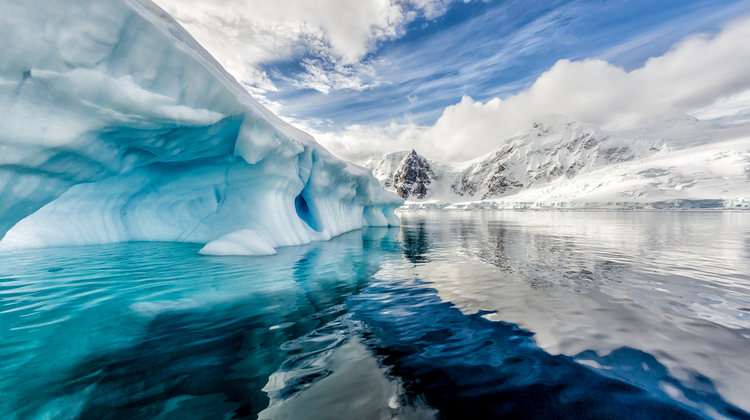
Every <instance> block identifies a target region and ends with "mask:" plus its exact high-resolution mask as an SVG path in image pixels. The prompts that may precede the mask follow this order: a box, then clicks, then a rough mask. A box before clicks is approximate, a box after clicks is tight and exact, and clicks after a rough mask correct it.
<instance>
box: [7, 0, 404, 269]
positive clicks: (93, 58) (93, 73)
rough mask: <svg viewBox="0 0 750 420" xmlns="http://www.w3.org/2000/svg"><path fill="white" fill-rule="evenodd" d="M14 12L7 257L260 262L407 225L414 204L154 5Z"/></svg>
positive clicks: (12, 4)
mask: <svg viewBox="0 0 750 420" xmlns="http://www.w3.org/2000/svg"><path fill="white" fill-rule="evenodd" d="M0 6H1V7H2V10H3V13H2V14H0V53H2V57H3V59H2V60H0V237H2V241H0V249H2V250H8V249H15V248H22V247H43V246H58V245H78V244H100V243H107V242H120V241H186V242H197V243H206V244H209V245H208V246H206V247H205V248H204V252H206V253H214V254H232V253H239V254H250V255H254V254H264V253H265V254H268V253H272V252H274V251H273V249H274V248H276V247H279V246H287V245H298V244H304V243H309V242H310V241H313V240H326V239H329V238H331V237H332V236H334V235H338V234H341V233H343V232H346V231H349V230H352V229H357V228H360V227H362V226H365V225H367V226H386V225H398V224H399V220H398V218H397V217H396V216H395V215H394V213H393V210H394V209H395V208H396V207H398V206H399V205H401V204H402V202H403V200H402V199H401V198H400V197H398V196H396V195H395V194H393V193H390V192H386V191H384V190H383V189H381V188H380V185H379V184H378V181H377V180H376V179H375V178H374V177H373V176H372V174H371V172H370V171H369V170H367V169H364V168H362V167H359V166H355V165H352V164H350V163H346V162H344V161H342V160H340V159H338V158H336V157H334V156H333V155H331V154H330V153H329V152H328V151H327V150H325V149H324V148H323V147H322V146H320V145H319V144H318V143H316V142H315V140H314V139H313V138H312V137H311V136H310V135H308V134H306V133H304V132H302V131H300V130H298V129H296V128H294V127H292V126H291V125H289V124H287V123H286V122H284V121H282V120H281V119H279V118H278V117H277V116H276V115H274V114H273V113H271V112H270V111H268V110H267V109H266V108H264V107H263V106H262V105H260V104H259V103H258V102H257V101H256V100H255V99H253V98H252V97H251V96H250V94H249V93H248V92H247V91H246V90H245V89H244V88H243V87H242V86H241V85H240V84H239V83H237V81H236V80H235V79H234V78H233V77H232V76H230V75H229V74H228V73H227V72H226V71H225V70H224V69H223V68H222V67H221V66H220V65H219V64H218V63H217V62H216V61H215V60H214V59H213V58H212V57H211V56H210V55H209V54H208V53H207V52H206V51H205V50H204V49H203V48H202V47H201V46H200V45H199V44H198V43H197V42H196V41H195V40H194V39H193V38H192V37H191V36H190V35H189V34H188V33H187V32H186V31H185V30H184V29H183V28H182V27H181V26H180V25H179V24H178V23H177V22H176V21H175V20H174V19H172V18H171V17H170V16H169V15H168V14H167V13H165V12H164V11H163V10H161V9H160V8H159V7H158V6H156V5H154V4H153V3H151V2H150V1H149V0H71V1H65V2H62V1H53V2H49V1H46V0H44V1H43V0H0ZM213 241H217V242H213Z"/></svg>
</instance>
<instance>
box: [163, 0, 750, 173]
mask: <svg viewBox="0 0 750 420" xmlns="http://www.w3.org/2000/svg"><path fill="white" fill-rule="evenodd" d="M156 2H157V3H158V4H159V5H160V6H162V7H163V8H164V9H165V10H166V11H167V12H169V13H170V14H171V15H172V16H174V17H175V18H176V19H177V20H178V21H179V22H180V23H181V24H182V25H183V26H184V27H185V28H186V29H187V30H188V31H189V32H190V33H191V34H192V35H193V36H194V37H195V38H196V39H197V40H198V41H199V42H200V43H201V44H202V45H203V46H204V47H205V48H206V49H207V50H208V51H209V52H210V53H211V54H212V55H213V56H214V57H215V58H216V59H217V60H218V61H219V63H221V64H222V65H223V66H224V67H225V68H226V69H227V70H228V71H229V72H230V73H231V74H232V75H233V76H234V77H235V78H236V79H237V80H238V81H239V82H240V83H241V84H242V85H243V86H245V88H246V89H247V90H248V91H249V92H250V93H251V94H252V95H253V96H254V97H255V98H256V99H258V100H259V101H260V102H261V103H263V104H264V105H265V106H267V107H268V108H269V109H271V110H272V111H274V112H275V113H276V114H278V115H279V116H281V117H282V118H284V119H286V120H287V121H289V122H291V123H292V124H294V125H296V126H298V127H300V128H302V129H303V130H305V131H308V132H310V133H311V134H313V135H314V136H315V137H316V139H317V140H318V141H319V142H320V143H321V144H323V145H324V146H326V147H327V148H328V149H329V150H331V152H333V153H334V154H336V155H338V156H340V157H342V158H344V159H347V160H351V161H354V162H356V163H360V164H361V163H363V162H364V161H366V160H367V159H368V158H369V157H372V156H374V155H378V154H382V153H388V152H392V151H398V150H408V149H412V148H414V149H416V150H417V151H418V152H419V153H420V154H422V155H424V156H427V157H428V158H432V159H437V160H443V161H453V162H460V161H466V160H469V159H473V158H476V157H479V156H481V155H482V154H485V153H488V152H490V151H491V150H493V149H495V148H496V147H498V146H499V145H501V144H502V141H503V140H504V139H506V138H508V137H511V136H513V135H514V134H516V133H517V132H518V131H519V130H521V129H522V128H523V127H525V126H526V125H527V124H528V123H529V122H530V121H532V120H534V119H537V118H543V116H544V115H547V114H563V115H566V116H568V117H570V118H573V119H576V120H579V121H583V122H588V123H593V124H599V125H602V126H603V127H605V128H612V129H616V128H628V127H633V126H637V125H639V124H644V123H648V122H650V121H654V120H658V119H661V118H665V117H668V116H670V115H672V114H676V113H688V114H691V115H694V116H696V117H698V118H699V119H709V120H710V119H714V120H716V119H722V118H724V119H726V118H728V117H732V116H734V115H737V114H740V115H744V114H750V42H748V40H750V0H724V1H717V0H710V1H709V0H660V1H654V0H617V1H615V0H598V1H594V0H356V1H354V0H315V1H312V0H309V1H305V0H274V1H268V0H156Z"/></svg>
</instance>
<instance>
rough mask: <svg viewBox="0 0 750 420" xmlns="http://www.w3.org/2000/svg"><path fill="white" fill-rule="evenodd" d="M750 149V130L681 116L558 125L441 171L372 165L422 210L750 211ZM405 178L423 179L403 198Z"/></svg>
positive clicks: (402, 162) (401, 161)
mask: <svg viewBox="0 0 750 420" xmlns="http://www.w3.org/2000/svg"><path fill="white" fill-rule="evenodd" d="M748 144H750V125H748V124H744V125H734V126H718V125H715V124H711V123H700V122H698V121H697V120H696V119H695V118H692V117H688V116H675V117H672V118H669V119H667V120H665V121H661V122H658V123H654V124H650V125H646V126H643V127H640V128H638V129H635V130H628V131H607V130H602V129H601V128H599V127H597V126H594V125H590V124H583V123H580V122H577V121H573V120H570V119H568V118H565V117H562V116H549V117H546V118H542V119H539V120H537V121H534V122H532V123H530V124H529V125H528V127H527V128H526V129H525V130H524V131H522V132H521V133H520V134H519V135H517V136H515V137H512V138H510V139H507V140H505V141H503V142H501V145H500V146H499V147H498V148H497V149H496V150H495V151H493V152H491V153H489V154H488V155H485V156H482V157H480V158H479V159H476V160H474V161H471V162H466V163H461V164H450V163H444V162H434V161H429V160H426V159H424V158H423V157H422V156H419V155H417V154H416V152H414V151H412V153H411V154H406V153H404V152H396V153H391V154H388V155H385V156H377V157H374V158H372V159H370V160H369V161H368V162H367V163H366V164H365V166H366V167H368V168H371V169H373V173H374V174H375V176H376V177H377V178H378V179H379V180H380V182H381V184H382V185H383V187H385V188H388V189H391V190H393V191H397V192H398V193H399V195H401V196H402V197H404V198H408V199H409V200H410V201H412V202H414V203H413V204H411V205H410V206H411V207H419V208H424V207H435V206H437V207H445V206H448V205H449V204H450V203H466V202H475V203H476V202H482V203H484V204H481V205H480V207H483V208H484V207H488V206H489V207H490V208H497V207H514V208H517V207H527V206H532V207H534V206H548V205H554V206H577V205H614V203H619V204H624V205H625V206H631V207H632V206H637V205H643V204H647V203H650V204H653V205H656V206H659V205H661V206H673V205H677V206H699V207H704V206H719V207H726V206H732V207H735V206H737V205H739V206H740V207H743V206H745V207H746V206H748V204H749V203H750V182H748V180H750V178H748V176H747V173H748V171H750V149H748V148H747V145H748ZM719 161H722V162H721V163H719ZM396 162H398V163H396ZM421 168H426V169H421ZM403 172H408V173H412V174H415V175H416V174H419V176H415V177H412V178H413V181H411V183H410V184H408V188H407V189H406V191H408V192H409V194H407V195H403V194H401V191H400V190H399V188H401V185H402V182H401V181H400V179H399V178H398V177H397V176H396V174H397V173H403ZM412 186H416V191H418V194H414V193H412V191H414V190H415V188H414V187H412ZM706 200H707V201H706ZM419 202H426V204H419ZM686 203H687V204H686Z"/></svg>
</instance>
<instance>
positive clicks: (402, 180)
mask: <svg viewBox="0 0 750 420" xmlns="http://www.w3.org/2000/svg"><path fill="white" fill-rule="evenodd" d="M436 179H437V176H436V175H435V172H434V171H433V170H432V168H431V167H430V164H429V163H427V159H425V158H424V157H422V156H420V155H418V154H417V152H416V151H415V150H412V151H411V153H409V154H408V155H406V157H405V158H404V160H403V161H402V162H401V164H400V165H399V167H398V169H397V170H396V172H395V173H394V174H393V186H394V187H395V188H396V194H398V195H400V196H401V197H402V198H405V199H406V198H409V197H415V198H417V199H420V200H421V199H423V198H425V197H426V196H427V190H428V188H427V186H428V185H430V182H431V180H436Z"/></svg>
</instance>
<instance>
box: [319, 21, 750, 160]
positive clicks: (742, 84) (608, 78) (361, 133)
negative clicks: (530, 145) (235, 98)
mask: <svg viewBox="0 0 750 420" xmlns="http://www.w3.org/2000/svg"><path fill="white" fill-rule="evenodd" d="M748 39H750V18H747V17H746V18H743V19H740V20H737V21H734V22H732V23H730V24H729V25H727V26H726V27H725V28H724V29H723V30H722V31H721V32H720V33H718V34H716V35H714V36H710V35H706V34H700V35H695V36H692V37H689V38H687V39H685V40H683V41H682V42H680V43H678V44H676V45H675V46H674V47H673V48H672V49H671V50H670V51H668V52H667V53H666V54H664V55H662V56H660V57H654V58H651V59H649V60H648V61H647V62H646V63H645V65H644V66H643V67H642V68H639V69H636V70H633V71H630V72H627V71H625V70H623V69H622V68H620V67H617V66H614V65H612V64H610V63H608V62H606V61H603V60H598V59H587V60H583V61H570V60H560V61H558V62H557V63H556V64H555V65H554V66H553V67H552V68H551V69H549V70H548V71H547V72H545V73H544V74H542V75H541V76H540V77H539V78H538V79H537V80H536V81H535V82H534V83H533V85H531V86H530V87H529V88H528V89H526V90H524V91H522V92H520V93H518V94H516V95H513V96H510V97H508V98H506V99H504V100H501V99H500V98H494V99H492V100H489V101H487V102H484V103H482V102H476V101H474V100H473V99H472V98H470V97H464V98H463V99H462V100H461V102H459V103H457V104H455V105H452V106H449V107H447V108H446V109H445V110H444V111H443V114H442V116H441V117H440V118H439V119H438V121H437V122H436V123H435V124H434V125H433V126H416V125H414V124H402V125H398V124H391V125H390V126H388V127H384V128H378V127H363V126H351V127H347V128H346V129H345V130H343V131H340V132H333V133H320V132H316V136H317V138H318V139H319V140H320V141H321V143H323V144H324V145H325V146H326V147H328V148H329V149H330V150H331V151H332V152H333V153H336V154H338V155H339V156H342V157H344V158H346V159H351V160H354V161H359V162H362V161H363V160H364V159H365V158H366V155H367V154H377V153H378V152H379V153H383V152H390V151H396V150H405V149H410V148H415V149H417V150H418V151H419V152H420V153H422V154H424V155H425V156H427V157H430V158H433V159H438V160H446V161H463V160H468V159H472V158H475V157H477V156H480V155H482V154H484V153H487V152H489V151H491V150H493V149H494V148H496V147H498V146H499V145H500V143H501V142H502V141H503V140H504V139H506V138H508V137H510V136H513V135H515V134H516V133H517V132H518V130H519V129H521V128H522V127H523V126H524V125H525V124H526V123H528V122H529V121H531V120H533V119H535V118H538V117H540V116H544V115H548V114H563V115H566V116H568V117H571V118H573V119H576V120H579V121H584V122H588V123H594V124H599V125H602V126H604V127H605V128H613V129H617V128H628V127H633V126H636V125H639V124H643V123H646V122H649V121H653V120H657V119H660V118H663V117H665V116H667V115H670V114H673V113H692V114H697V115H701V116H710V117H711V118H720V117H723V116H726V115H727V113H731V112H738V110H741V109H743V107H745V106H746V105H747V104H748V103H747V98H748V93H747V92H748V90H750V42H748ZM745 111H746V109H745ZM313 131H315V130H313Z"/></svg>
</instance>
